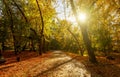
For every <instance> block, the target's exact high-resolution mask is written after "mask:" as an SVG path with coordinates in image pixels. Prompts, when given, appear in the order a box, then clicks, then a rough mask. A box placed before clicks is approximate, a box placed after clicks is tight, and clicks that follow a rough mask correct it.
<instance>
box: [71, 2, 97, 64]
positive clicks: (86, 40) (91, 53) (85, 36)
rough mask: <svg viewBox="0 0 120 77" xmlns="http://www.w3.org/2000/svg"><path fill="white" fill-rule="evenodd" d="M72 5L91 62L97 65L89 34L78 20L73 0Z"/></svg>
mask: <svg viewBox="0 0 120 77" xmlns="http://www.w3.org/2000/svg"><path fill="white" fill-rule="evenodd" d="M70 4H71V8H72V11H73V14H74V16H75V18H76V21H77V23H78V25H80V29H81V32H82V36H83V41H84V43H85V46H86V48H87V51H88V55H89V60H90V61H91V62H92V63H97V60H96V57H95V54H94V51H93V49H92V47H91V41H90V39H89V38H88V33H87V30H86V28H85V27H84V26H81V24H80V22H79V20H78V17H77V11H76V8H75V6H74V3H73V0H70Z"/></svg>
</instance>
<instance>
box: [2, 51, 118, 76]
mask: <svg viewBox="0 0 120 77" xmlns="http://www.w3.org/2000/svg"><path fill="white" fill-rule="evenodd" d="M5 54H6V53H5ZM7 54H8V52H7ZM19 56H20V62H17V61H16V56H14V54H13V53H11V52H9V55H5V57H6V60H7V62H6V63H5V64H2V65H0V77H119V76H120V74H119V72H120V64H119V63H120V61H119V60H120V55H116V54H115V60H107V59H106V58H105V57H98V58H97V59H98V62H99V63H98V64H92V63H91V62H89V61H88V57H82V56H79V55H76V54H73V53H66V52H62V51H50V52H47V53H46V54H43V55H42V56H38V54H37V53H36V52H28V51H26V52H22V53H21V54H20V55H19Z"/></svg>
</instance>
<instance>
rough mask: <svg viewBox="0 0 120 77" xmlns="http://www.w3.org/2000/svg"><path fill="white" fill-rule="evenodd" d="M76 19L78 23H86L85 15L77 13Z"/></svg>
mask: <svg viewBox="0 0 120 77" xmlns="http://www.w3.org/2000/svg"><path fill="white" fill-rule="evenodd" d="M78 19H79V21H80V22H85V21H86V14H85V13H79V14H78Z"/></svg>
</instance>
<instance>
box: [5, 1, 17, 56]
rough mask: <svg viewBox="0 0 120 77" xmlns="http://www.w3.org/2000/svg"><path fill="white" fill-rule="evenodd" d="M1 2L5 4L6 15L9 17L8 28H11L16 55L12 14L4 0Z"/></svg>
mask: <svg viewBox="0 0 120 77" xmlns="http://www.w3.org/2000/svg"><path fill="white" fill-rule="evenodd" d="M3 3H4V4H5V7H6V10H7V14H8V16H9V17H10V23H11V25H10V29H11V32H12V36H13V41H14V52H15V55H17V49H16V40H15V35H14V33H15V32H14V30H13V26H14V24H13V16H12V12H11V9H10V8H9V6H8V4H7V3H6V1H5V0H3Z"/></svg>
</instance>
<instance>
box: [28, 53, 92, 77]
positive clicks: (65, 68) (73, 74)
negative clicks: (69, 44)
mask: <svg viewBox="0 0 120 77" xmlns="http://www.w3.org/2000/svg"><path fill="white" fill-rule="evenodd" d="M42 66H44V67H46V68H42ZM36 70H37V71H39V72H37V73H36V74H34V76H33V77H91V76H90V73H89V72H88V71H87V70H86V68H85V66H84V65H83V64H82V63H79V62H77V61H76V60H75V59H74V58H71V57H69V56H67V55H66V54H64V53H63V52H61V51H54V52H53V53H52V56H51V57H49V59H48V60H46V61H45V62H44V63H42V64H39V65H38V66H36V67H35V68H33V69H32V70H30V71H29V73H33V71H36Z"/></svg>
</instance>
